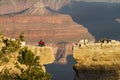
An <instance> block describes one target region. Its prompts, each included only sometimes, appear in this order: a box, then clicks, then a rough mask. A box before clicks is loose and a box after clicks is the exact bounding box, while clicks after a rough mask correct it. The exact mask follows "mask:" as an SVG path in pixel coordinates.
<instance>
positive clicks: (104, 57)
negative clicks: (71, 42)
mask: <svg viewBox="0 0 120 80" xmlns="http://www.w3.org/2000/svg"><path fill="white" fill-rule="evenodd" d="M73 53H74V54H73V57H74V59H75V60H76V61H77V64H75V65H74V70H75V71H76V74H77V75H79V76H76V77H75V80H120V43H117V44H103V48H102V49H101V47H100V44H99V43H97V44H89V45H87V46H82V47H74V51H73Z"/></svg>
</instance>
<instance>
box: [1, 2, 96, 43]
mask: <svg viewBox="0 0 120 80" xmlns="http://www.w3.org/2000/svg"><path fill="white" fill-rule="evenodd" d="M0 25H1V26H0V29H1V30H0V31H1V32H3V33H4V35H5V36H9V37H14V38H16V37H18V36H19V35H20V33H21V32H24V36H25V38H26V41H27V42H28V43H33V42H34V43H36V42H38V41H39V40H40V39H43V40H44V41H46V42H52V43H57V42H61V41H64V42H75V41H79V40H80V39H83V38H87V39H89V40H93V41H94V37H93V36H92V35H91V34H90V33H89V32H88V30H87V29H86V28H84V27H83V26H82V25H79V24H77V23H75V22H73V20H72V18H71V17H70V16H68V15H62V14H56V13H52V12H50V11H49V10H47V9H46V8H45V6H44V4H42V2H41V1H38V2H37V3H35V4H34V5H32V6H31V7H30V8H28V9H25V10H24V11H21V12H18V13H10V14H6V15H3V16H1V17H0Z"/></svg>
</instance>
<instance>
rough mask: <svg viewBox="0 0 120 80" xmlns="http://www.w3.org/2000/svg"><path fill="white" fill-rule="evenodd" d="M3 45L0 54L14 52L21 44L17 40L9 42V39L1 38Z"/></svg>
mask: <svg viewBox="0 0 120 80" xmlns="http://www.w3.org/2000/svg"><path fill="white" fill-rule="evenodd" d="M3 43H4V44H5V46H3V47H2V49H1V52H2V53H11V52H16V51H17V50H18V49H20V47H21V43H20V41H19V40H11V39H4V38H3Z"/></svg>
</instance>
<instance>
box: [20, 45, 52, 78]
mask: <svg viewBox="0 0 120 80" xmlns="http://www.w3.org/2000/svg"><path fill="white" fill-rule="evenodd" d="M18 62H20V63H21V64H24V65H26V66H27V69H26V70H25V71H24V70H22V69H21V72H22V74H21V76H20V79H21V80H50V79H51V75H50V74H49V73H46V72H44V71H43V69H42V66H41V65H40V58H39V57H38V56H35V55H34V54H33V53H32V52H31V50H28V49H27V47H24V48H22V49H21V50H20V52H19V56H18Z"/></svg>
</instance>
